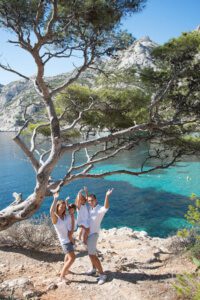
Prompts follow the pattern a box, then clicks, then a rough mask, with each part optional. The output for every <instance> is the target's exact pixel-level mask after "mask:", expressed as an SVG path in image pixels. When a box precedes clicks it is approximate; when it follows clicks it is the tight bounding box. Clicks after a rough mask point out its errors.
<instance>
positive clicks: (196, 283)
mask: <svg viewBox="0 0 200 300" xmlns="http://www.w3.org/2000/svg"><path fill="white" fill-rule="evenodd" d="M173 286H174V288H175V290H176V292H177V295H178V297H179V299H185V300H199V299H200V274H199V273H195V274H189V273H185V274H183V275H178V276H177V283H176V284H173Z"/></svg>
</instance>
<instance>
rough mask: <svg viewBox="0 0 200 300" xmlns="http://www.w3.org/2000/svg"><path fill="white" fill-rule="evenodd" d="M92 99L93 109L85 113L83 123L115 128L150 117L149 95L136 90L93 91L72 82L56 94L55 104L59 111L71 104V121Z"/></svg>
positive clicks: (106, 89)
mask: <svg viewBox="0 0 200 300" xmlns="http://www.w3.org/2000/svg"><path fill="white" fill-rule="evenodd" d="M72 100H73V101H72ZM91 101H94V103H95V105H94V108H93V110H92V111H90V112H85V113H84V115H83V119H82V123H81V124H82V125H87V126H90V127H92V128H100V129H104V128H108V129H109V130H111V131H114V130H116V129H122V128H126V127H129V126H132V125H134V122H145V121H146V120H147V118H148V113H147V105H148V101H149V98H148V97H147V96H146V95H145V94H144V93H143V92H141V91H140V90H136V89H135V90H134V89H117V88H115V89H113V88H101V89H98V90H92V89H90V88H89V87H83V86H79V85H73V86H70V87H69V88H68V89H67V90H66V91H65V93H62V94H61V95H59V96H58V97H57V100H56V107H57V109H59V110H60V109H61V110H63V109H64V107H66V106H67V107H69V112H67V113H66V114H65V119H66V121H67V122H71V121H73V120H74V118H76V117H77V116H78V114H79V111H80V110H83V109H84V108H86V107H88V105H89V103H91Z"/></svg>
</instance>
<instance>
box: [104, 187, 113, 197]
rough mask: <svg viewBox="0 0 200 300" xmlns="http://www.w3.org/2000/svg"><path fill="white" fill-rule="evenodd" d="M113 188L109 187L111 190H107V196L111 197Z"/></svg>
mask: <svg viewBox="0 0 200 300" xmlns="http://www.w3.org/2000/svg"><path fill="white" fill-rule="evenodd" d="M113 190H114V189H109V190H107V192H106V196H108V197H109V196H110V195H111V194H112V192H113Z"/></svg>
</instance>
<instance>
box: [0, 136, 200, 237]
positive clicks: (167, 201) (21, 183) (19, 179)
mask: <svg viewBox="0 0 200 300" xmlns="http://www.w3.org/2000/svg"><path fill="white" fill-rule="evenodd" d="M12 136H13V134H12V133H0V190H1V198H0V209H3V208H4V207H6V205H8V204H9V203H11V201H12V198H13V197H12V193H13V192H22V193H23V196H24V197H26V196H28V195H29V194H30V193H32V191H33V188H34V184H35V177H34V171H33V169H32V167H31V164H30V163H29V162H28V161H27V159H26V158H25V157H24V154H23V153H22V151H21V150H20V149H19V147H18V146H17V145H16V144H15V143H14V142H13V141H12ZM145 152H146V145H145V144H143V145H140V146H139V147H138V148H137V149H136V150H135V151H132V152H126V153H123V154H120V155H118V157H117V158H114V159H111V160H109V161H106V162H104V163H99V164H98V165H97V166H96V168H95V170H94V171H95V172H104V171H109V170H117V169H119V168H120V169H122V168H123V169H124V168H126V169H129V170H134V171H136V170H139V167H140V165H141V162H143V160H144V155H145ZM70 159H71V156H70V155H69V154H68V155H66V156H65V157H63V158H62V160H61V161H60V162H59V164H58V166H57V167H56V169H55V170H54V172H53V174H52V176H53V178H54V179H59V178H61V176H63V175H64V174H65V171H66V165H69V164H70ZM83 159H84V153H83V152H82V153H80V155H79V160H80V161H81V160H83ZM199 171H200V159H199V158H197V157H193V158H191V159H190V161H189V160H188V158H187V160H186V159H185V161H183V162H179V163H177V165H176V167H170V168H168V169H163V170H157V171H154V172H153V173H150V174H146V175H141V176H130V175H124V174H123V175H112V176H109V177H106V178H104V179H82V180H79V181H75V182H72V183H70V184H69V185H68V186H65V187H64V188H63V190H62V192H61V194H60V195H61V197H66V196H67V195H69V196H70V199H71V201H72V202H73V201H74V199H75V196H76V194H77V192H78V191H79V189H80V188H82V187H83V186H84V185H87V186H88V188H89V190H90V192H92V193H95V194H96V196H97V198H98V201H99V202H100V203H103V201H104V197H105V192H106V190H107V189H108V188H110V187H113V188H114V192H113V195H112V196H111V199H110V202H111V207H110V210H109V212H108V213H107V215H106V216H105V218H104V220H103V224H102V226H103V227H104V228H112V227H122V226H128V227H131V228H133V229H137V230H145V231H147V232H148V234H149V235H151V236H160V237H166V236H168V235H170V234H173V233H175V232H176V230H177V229H178V228H180V227H183V226H185V225H186V222H185V220H184V214H185V212H186V210H187V206H188V204H189V201H190V200H189V196H190V195H191V194H192V193H195V194H197V195H200V172H199ZM51 202H52V198H51V197H49V198H48V197H47V198H46V199H45V201H44V203H43V204H42V206H41V208H40V210H39V213H41V212H46V213H48V212H49V207H50V205H51Z"/></svg>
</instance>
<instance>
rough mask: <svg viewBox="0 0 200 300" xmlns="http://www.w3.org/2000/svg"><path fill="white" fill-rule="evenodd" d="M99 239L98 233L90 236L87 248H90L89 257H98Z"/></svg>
mask: <svg viewBox="0 0 200 300" xmlns="http://www.w3.org/2000/svg"><path fill="white" fill-rule="evenodd" d="M98 237H99V234H98V233H92V234H91V235H89V236H88V239H87V247H88V254H89V255H96V253H97V240H98Z"/></svg>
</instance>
